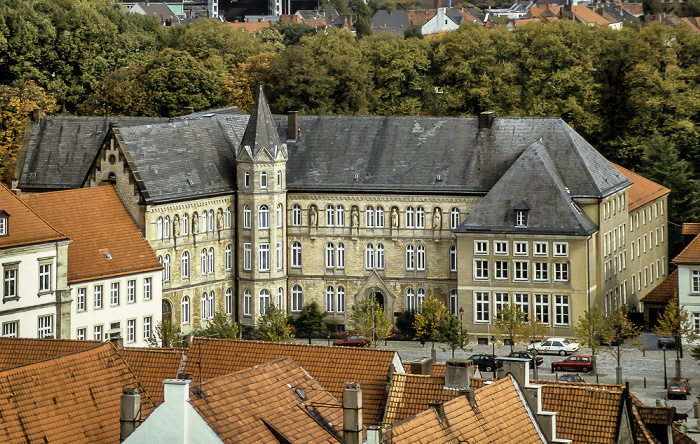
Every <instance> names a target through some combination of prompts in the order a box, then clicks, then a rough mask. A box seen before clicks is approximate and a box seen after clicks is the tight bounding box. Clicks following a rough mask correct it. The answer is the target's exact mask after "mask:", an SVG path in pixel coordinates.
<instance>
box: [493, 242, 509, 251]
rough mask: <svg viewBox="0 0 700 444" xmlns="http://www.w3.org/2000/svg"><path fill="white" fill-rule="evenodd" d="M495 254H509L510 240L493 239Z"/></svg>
mask: <svg viewBox="0 0 700 444" xmlns="http://www.w3.org/2000/svg"><path fill="white" fill-rule="evenodd" d="M493 252H494V254H508V242H504V241H493Z"/></svg>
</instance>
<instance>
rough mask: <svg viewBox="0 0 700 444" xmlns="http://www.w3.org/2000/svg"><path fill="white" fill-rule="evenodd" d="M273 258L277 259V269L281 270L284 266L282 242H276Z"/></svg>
mask: <svg viewBox="0 0 700 444" xmlns="http://www.w3.org/2000/svg"><path fill="white" fill-rule="evenodd" d="M275 259H276V260H277V269H278V270H281V269H282V268H283V267H284V250H283V247H282V242H277V246H276V247H275Z"/></svg>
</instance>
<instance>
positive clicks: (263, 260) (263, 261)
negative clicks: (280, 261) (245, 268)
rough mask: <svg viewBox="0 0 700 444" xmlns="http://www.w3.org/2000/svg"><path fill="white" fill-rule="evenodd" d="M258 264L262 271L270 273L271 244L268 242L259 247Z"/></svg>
mask: <svg viewBox="0 0 700 444" xmlns="http://www.w3.org/2000/svg"><path fill="white" fill-rule="evenodd" d="M258 264H259V270H260V271H270V244H268V243H267V242H264V243H261V244H260V245H259V247H258Z"/></svg>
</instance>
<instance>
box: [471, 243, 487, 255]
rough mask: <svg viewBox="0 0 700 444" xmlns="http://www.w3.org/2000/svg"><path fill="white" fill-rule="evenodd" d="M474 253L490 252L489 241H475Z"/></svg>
mask: <svg viewBox="0 0 700 444" xmlns="http://www.w3.org/2000/svg"><path fill="white" fill-rule="evenodd" d="M474 254H489V243H488V242H486V241H474Z"/></svg>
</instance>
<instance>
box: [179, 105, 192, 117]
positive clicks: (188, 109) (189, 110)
mask: <svg viewBox="0 0 700 444" xmlns="http://www.w3.org/2000/svg"><path fill="white" fill-rule="evenodd" d="M193 112H194V107H193V106H186V107H184V108H182V115H183V116H186V115H188V114H192V113H193Z"/></svg>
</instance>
